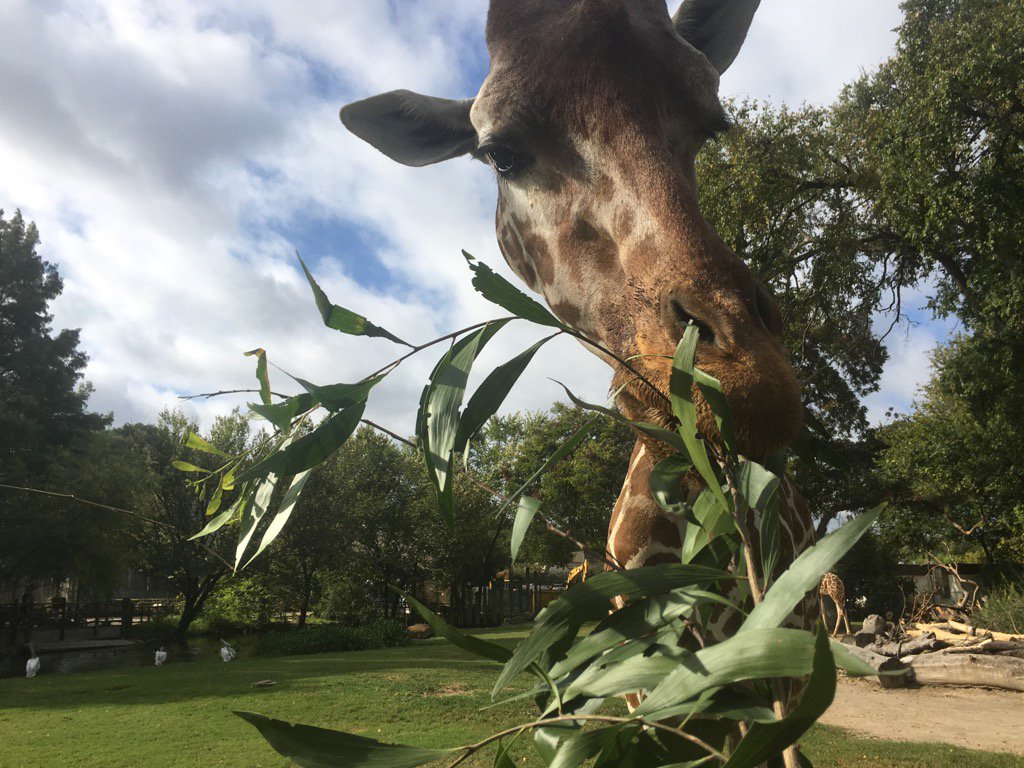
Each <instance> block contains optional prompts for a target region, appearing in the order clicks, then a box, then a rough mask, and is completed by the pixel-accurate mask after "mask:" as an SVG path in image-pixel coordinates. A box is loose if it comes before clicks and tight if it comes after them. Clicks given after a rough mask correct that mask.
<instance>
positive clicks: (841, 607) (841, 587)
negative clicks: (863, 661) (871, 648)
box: [818, 571, 853, 637]
mask: <svg viewBox="0 0 1024 768" xmlns="http://www.w3.org/2000/svg"><path fill="white" fill-rule="evenodd" d="M826 595H828V596H829V597H830V598H831V599H832V602H833V603H835V604H836V625H835V627H834V628H833V629H832V632H831V633H830V634H831V635H832V636H833V637H834V636H835V635H836V634H838V632H839V622H840V621H842V622H844V623H845V624H846V634H848V635H851V634H853V632H852V630H851V629H850V620H849V619H848V618H847V617H846V585H845V584H843V580H842V579H841V578H839V574H837V573H832V572H831V571H830V572H829V573H826V574H825V575H824V576H822V577H821V584H819V585H818V609H819V611H820V612H821V621H822V623H823V624H824V623H825V596H826Z"/></svg>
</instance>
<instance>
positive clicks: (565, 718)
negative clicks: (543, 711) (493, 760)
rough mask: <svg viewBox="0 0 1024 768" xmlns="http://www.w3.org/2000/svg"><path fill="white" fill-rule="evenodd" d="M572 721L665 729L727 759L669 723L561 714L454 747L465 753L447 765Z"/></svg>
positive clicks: (639, 718) (724, 760)
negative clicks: (508, 738)
mask: <svg viewBox="0 0 1024 768" xmlns="http://www.w3.org/2000/svg"><path fill="white" fill-rule="evenodd" d="M573 722H594V723H611V724H617V725H629V724H635V725H643V726H645V727H647V728H653V729H655V730H659V731H665V732H666V733H670V734H672V735H673V736H678V737H680V738H683V739H686V740H687V741H689V742H690V743H691V744H694V745H696V746H698V747H700V748H701V749H703V750H704V751H705V752H707V753H708V755H710V756H711V757H714V758H716V759H718V760H719V761H721V762H723V763H724V762H726V760H727V759H728V758H726V756H725V755H724V754H723V753H722V752H719V751H718V750H717V749H715V748H714V747H712V746H711V745H710V744H708V743H707V742H706V741H704V740H703V739H701V738H699V737H697V736H694V735H693V734H692V733H687V732H685V731H681V730H679V729H678V728H673V727H672V726H670V725H666V724H665V723H659V722H656V721H654V720H647V719H645V718H642V717H615V716H613V715H562V716H561V717H551V718H548V719H546V720H534V721H533V722H531V723H523V724H522V725H517V726H515V727H513V728H506V729H505V730H504V731H501V732H500V733H495V734H493V735H491V736H488V737H487V738H486V739H483V740H482V741H478V742H476V743H475V744H467V745H465V746H463V747H456V750H465V754H464V755H460V756H459V758H458V759H457V760H456V761H455V762H454V763H452V764H451V765H450V766H449V768H456V766H458V765H461V764H462V763H463V762H464V761H465V760H466V759H468V758H469V757H471V756H472V755H474V754H476V753H477V752H479V751H480V750H481V749H483V748H484V747H486V746H487V745H488V744H492V743H494V742H495V741H498V740H499V739H503V738H505V737H506V736H512V735H516V736H518V735H519V734H521V733H523V732H524V731H528V730H530V729H531V728H546V727H548V726H551V725H554V724H556V723H573Z"/></svg>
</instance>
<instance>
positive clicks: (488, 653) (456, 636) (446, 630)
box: [392, 587, 512, 664]
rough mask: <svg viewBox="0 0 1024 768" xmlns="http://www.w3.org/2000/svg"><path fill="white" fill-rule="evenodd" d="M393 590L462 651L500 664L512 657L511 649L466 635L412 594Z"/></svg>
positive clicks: (439, 633) (438, 632) (436, 630)
mask: <svg viewBox="0 0 1024 768" xmlns="http://www.w3.org/2000/svg"><path fill="white" fill-rule="evenodd" d="M392 589H394V587H392ZM395 591H396V592H398V593H399V594H400V595H401V596H402V597H403V598H405V601H406V602H407V603H409V605H411V606H412V607H413V608H415V609H416V612H417V613H418V614H419V615H420V616H422V617H423V620H424V621H425V622H427V624H429V625H430V626H431V628H432V629H433V630H434V631H435V632H437V634H438V635H440V636H441V637H443V638H445V639H446V640H447V641H448V642H449V643H451V644H452V645H454V646H456V647H458V648H461V649H462V650H464V651H468V652H469V653H472V654H473V655H474V656H482V657H483V658H485V659H490V660H491V661H497V662H501V663H502V664H504V663H505V662H506V661H508V660H509V659H510V658H512V651H510V650H508V649H507V648H505V647H504V646H502V645H498V644H497V643H492V642H489V641H487V640H481V639H480V638H479V637H474V636H473V635H468V634H466V633H465V632H462V631H460V630H458V629H456V628H455V627H453V626H451V625H449V624H447V623H446V622H445V620H444V619H442V618H441V617H440V616H438V615H437V614H436V613H434V612H433V611H431V610H430V609H429V608H427V606H425V605H423V603H421V602H420V601H419V600H417V599H416V598H414V597H413V596H412V595H410V594H408V593H406V592H403V591H402V590H400V589H395Z"/></svg>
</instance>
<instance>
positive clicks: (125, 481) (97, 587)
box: [0, 430, 152, 599]
mask: <svg viewBox="0 0 1024 768" xmlns="http://www.w3.org/2000/svg"><path fill="white" fill-rule="evenodd" d="M60 455H61V461H60V462H58V463H55V464H54V465H53V466H52V467H51V468H50V470H49V472H48V473H47V477H46V481H47V484H48V485H49V486H50V487H52V488H54V489H57V490H59V491H60V492H62V493H72V494H75V495H77V496H79V497H80V498H85V499H94V500H101V501H102V503H104V504H107V505H111V506H115V507H120V508H122V509H129V510H131V509H138V508H140V507H141V506H143V505H144V504H145V503H146V499H145V490H144V489H146V488H147V487H149V485H150V484H151V482H152V478H151V476H150V469H149V467H148V466H147V465H146V463H145V461H144V460H143V459H142V457H140V456H139V454H138V452H137V451H136V450H135V446H134V445H133V444H132V443H131V442H130V441H129V440H127V439H125V438H124V437H123V436H121V435H119V434H117V433H116V432H114V431H109V430H108V431H104V432H96V433H94V434H92V435H89V436H88V437H87V438H84V439H81V440H79V441H77V442H76V443H75V445H73V446H72V447H70V448H68V449H65V450H63V451H61V454H60ZM144 526H145V524H144V523H143V522H142V521H140V520H139V519H138V518H133V517H131V516H128V515H126V514H125V513H123V512H117V511H114V510H110V509H102V508H98V507H94V506H88V505H83V504H80V503H78V502H77V501H71V500H68V499H63V498H57V497H53V496H40V495H30V494H23V493H21V494H18V493H11V494H9V495H8V494H5V495H4V498H3V499H2V501H0V583H3V582H4V581H7V580H10V579H14V578H17V579H20V580H28V581H29V582H37V583H38V582H43V581H52V582H58V583H59V582H63V581H68V582H70V583H71V584H73V585H74V588H75V591H76V592H77V595H78V597H79V599H88V598H89V597H95V598H104V597H106V596H107V595H108V593H109V591H110V590H111V589H112V588H113V587H115V586H117V585H118V584H119V583H120V582H121V579H122V577H123V575H124V573H125V571H126V570H127V569H128V568H129V567H130V566H131V565H133V564H134V561H135V559H136V556H137V548H136V546H135V541H136V539H137V537H138V535H139V533H140V532H141V531H142V529H143V528H144Z"/></svg>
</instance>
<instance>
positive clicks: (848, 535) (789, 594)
mask: <svg viewBox="0 0 1024 768" xmlns="http://www.w3.org/2000/svg"><path fill="white" fill-rule="evenodd" d="M881 511H882V507H881V506H880V507H876V508H875V509H873V510H872V511H870V512H865V513H864V514H863V515H860V516H859V517H855V518H853V519H852V520H850V521H849V522H847V523H846V524H845V525H844V526H843V527H842V528H839V529H838V530H835V531H833V532H832V533H830V534H829V535H828V536H826V537H825V538H824V539H822V540H821V541H819V542H818V543H817V544H815V545H814V546H812V547H809V548H808V549H806V550H804V551H803V552H802V553H801V554H800V556H799V557H798V558H797V559H796V560H795V561H794V562H793V564H792V565H791V566H789V568H787V569H786V571H785V573H783V574H782V575H781V576H779V578H778V580H777V581H776V582H775V584H773V585H772V588H771V589H769V590H768V591H767V592H766V593H765V596H764V600H763V601H762V602H761V603H760V604H759V605H756V606H755V607H754V610H752V611H751V612H750V616H748V617H747V620H746V621H744V622H743V626H741V627H740V628H739V630H738V634H739V633H743V632H750V631H752V630H755V629H765V628H768V627H778V626H780V625H781V624H782V623H783V622H784V621H785V620H786V619H787V618H788V617H789V615H790V614H791V613H792V612H793V610H794V609H795V608H796V606H797V605H798V604H799V603H800V601H801V600H803V599H804V597H805V596H806V595H807V593H808V592H810V591H811V590H812V589H814V588H815V587H817V586H818V583H819V582H820V581H821V577H822V576H824V575H825V573H827V572H828V571H829V570H831V569H832V567H833V566H834V565H835V564H836V563H838V562H839V559H840V558H841V557H842V556H843V555H845V554H846V553H847V552H848V551H849V550H850V548H851V547H852V546H853V545H854V544H856V543H857V541H858V539H860V537H861V536H863V535H864V532H865V531H866V530H867V529H868V528H870V527H871V525H872V524H873V523H874V522H875V520H877V519H878V515H879V514H880V513H881Z"/></svg>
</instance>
